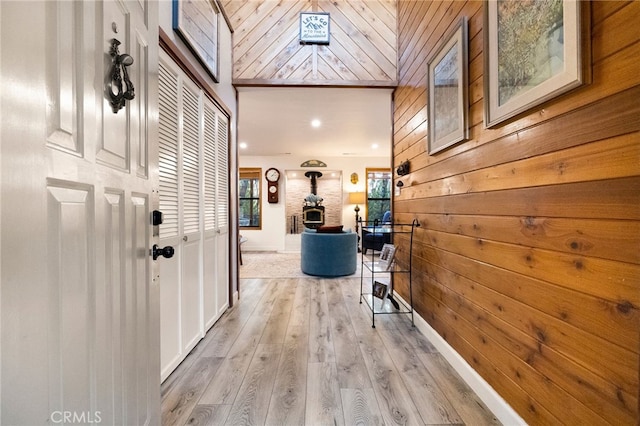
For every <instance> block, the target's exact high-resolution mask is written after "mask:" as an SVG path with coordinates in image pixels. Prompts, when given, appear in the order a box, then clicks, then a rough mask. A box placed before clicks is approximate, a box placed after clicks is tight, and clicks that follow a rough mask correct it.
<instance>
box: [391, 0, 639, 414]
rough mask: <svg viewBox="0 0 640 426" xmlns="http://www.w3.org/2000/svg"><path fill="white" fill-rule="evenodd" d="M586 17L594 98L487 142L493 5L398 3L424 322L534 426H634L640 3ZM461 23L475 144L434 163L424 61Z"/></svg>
mask: <svg viewBox="0 0 640 426" xmlns="http://www.w3.org/2000/svg"><path fill="white" fill-rule="evenodd" d="M587 5H588V4H587ZM590 9H591V11H590V17H589V21H590V29H591V53H592V58H591V70H592V81H591V83H590V84H588V85H586V86H584V87H582V88H579V89H578V90H576V91H574V92H572V93H570V94H567V95H564V96H561V97H558V98H556V99H553V100H551V101H549V102H548V103H546V104H544V105H542V106H540V107H537V108H534V109H533V110H531V111H530V112H528V113H526V114H524V115H523V116H521V117H520V118H519V119H517V120H515V121H513V122H511V123H508V124H505V125H500V126H498V127H496V128H494V129H485V128H484V125H483V80H482V79H483V52H482V50H483V41H482V38H483V28H482V27H483V13H484V12H483V4H482V3H481V2H475V1H451V2H445V1H402V0H401V1H399V3H398V42H399V49H398V52H399V66H398V72H399V86H398V88H397V90H396V92H395V98H394V99H395V106H394V164H395V166H397V165H399V164H400V163H401V162H403V161H405V160H409V161H410V162H411V173H410V174H409V175H407V176H405V177H403V178H398V177H396V178H395V179H396V181H397V180H398V179H401V180H402V181H403V183H404V187H403V189H402V192H401V194H400V195H399V196H396V197H395V199H394V203H393V210H394V218H395V219H396V220H399V221H401V222H411V220H412V219H413V218H417V219H418V220H419V221H420V223H421V225H422V227H421V228H420V229H419V231H418V232H417V234H416V236H415V239H416V240H417V241H416V242H414V259H413V261H414V263H413V265H414V287H413V288H414V301H415V308H416V310H417V312H418V313H419V314H420V315H421V316H422V317H423V318H425V319H426V320H427V321H428V322H429V323H430V324H431V326H433V327H434V328H435V329H436V330H437V332H438V333H439V334H440V335H441V336H442V337H444V338H445V339H446V340H447V341H448V342H449V343H450V344H451V345H452V346H453V347H454V348H455V350H456V351H458V352H459V353H460V354H461V355H462V356H463V357H464V358H465V359H466V360H467V362H468V363H469V364H470V365H471V366H472V367H473V368H474V369H475V370H476V371H477V372H478V373H479V374H480V375H482V377H484V379H486V380H487V382H488V383H489V384H491V386H493V388H494V389H496V390H497V391H498V392H499V393H500V394H501V395H502V396H503V397H504V399H505V400H506V401H507V402H508V403H509V404H510V405H511V406H512V407H513V408H514V409H515V410H516V411H517V412H518V413H519V414H520V415H521V416H522V417H523V418H524V419H525V420H526V421H527V422H529V423H530V424H608V423H611V424H616V425H621V424H626V425H631V424H638V421H639V416H638V375H639V373H638V370H639V366H640V360H639V355H638V352H639V348H640V341H639V338H640V336H639V330H640V313H639V307H640V254H639V249H640V167H639V166H640V133H639V131H640V101H639V99H640V85H639V83H640V31H639V29H638V28H639V27H638V25H639V23H640V2H638V1H635V2H619V1H606V2H605V1H596V2H593V3H591V8H590ZM462 16H466V17H468V19H469V76H470V78H469V97H470V99H469V106H468V107H469V113H470V140H468V141H466V142H463V143H460V144H458V145H456V146H454V147H452V148H450V149H448V150H445V151H443V152H441V153H438V154H435V155H433V156H430V155H428V154H427V151H426V146H427V129H428V122H427V107H426V100H427V92H426V87H425V86H426V69H427V60H428V58H429V56H430V55H431V54H432V52H433V51H434V49H435V48H436V47H437V45H438V42H439V41H440V39H441V38H442V37H443V36H444V34H446V33H447V32H448V31H449V30H450V29H451V28H453V27H454V25H455V23H456V22H457V21H458V20H459V18H460V17H462ZM404 243H406V241H399V244H400V245H401V246H402V245H403V244H404ZM402 251H403V250H402V247H400V248H399V253H398V257H399V259H401V260H402V259H403V257H402V256H403V253H402ZM405 253H406V252H405ZM404 261H406V257H405V258H404ZM406 284H407V283H406V282H404V281H403V282H400V283H399V284H398V287H397V288H400V291H401V293H403V294H404V295H405V296H406V295H407V286H406Z"/></svg>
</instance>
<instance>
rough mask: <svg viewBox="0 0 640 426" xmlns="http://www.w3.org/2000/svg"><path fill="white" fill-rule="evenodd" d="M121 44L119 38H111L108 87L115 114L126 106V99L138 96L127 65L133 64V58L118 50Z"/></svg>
mask: <svg viewBox="0 0 640 426" xmlns="http://www.w3.org/2000/svg"><path fill="white" fill-rule="evenodd" d="M119 45H120V42H119V41H118V40H116V39H115V38H112V39H111V50H110V51H109V55H111V58H112V59H111V69H110V71H109V83H108V84H107V87H108V92H109V97H110V98H111V102H110V104H111V109H112V110H113V112H114V113H115V114H117V113H118V111H120V109H122V108H123V107H124V103H125V101H127V100H129V101H130V100H132V99H133V98H135V97H136V94H135V90H134V88H133V83H131V80H129V74H128V73H127V67H128V66H130V65H132V64H133V58H132V57H131V56H130V55H127V54H126V53H123V54H122V55H121V54H120V52H118V46H119ZM123 76H124V78H123Z"/></svg>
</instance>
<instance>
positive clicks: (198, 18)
mask: <svg viewBox="0 0 640 426" xmlns="http://www.w3.org/2000/svg"><path fill="white" fill-rule="evenodd" d="M219 16H220V10H219V9H218V6H217V4H216V0H173V29H174V30H176V31H177V32H178V34H179V35H180V37H182V39H183V40H184V41H185V42H186V43H187V46H189V48H190V49H191V51H192V52H193V53H194V54H195V55H196V57H197V58H198V60H199V61H200V62H201V63H202V65H203V66H204V68H205V69H206V70H207V72H208V73H209V74H210V75H211V78H213V81H215V82H216V83H218V82H219V80H218V19H219Z"/></svg>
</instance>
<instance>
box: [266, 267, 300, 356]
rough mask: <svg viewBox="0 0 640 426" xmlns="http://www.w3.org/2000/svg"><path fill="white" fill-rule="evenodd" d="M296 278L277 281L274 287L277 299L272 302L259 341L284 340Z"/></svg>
mask: <svg viewBox="0 0 640 426" xmlns="http://www.w3.org/2000/svg"><path fill="white" fill-rule="evenodd" d="M296 286H297V279H285V280H283V281H282V282H279V283H278V285H277V287H276V290H275V292H276V294H277V301H276V302H275V304H274V307H273V310H272V311H271V315H270V316H269V320H268V321H267V324H266V325H265V330H264V332H263V333H262V338H261V339H260V343H262V344H267V343H280V344H282V343H283V342H284V337H285V334H286V332H287V327H288V325H289V317H290V316H291V309H292V307H293V299H294V296H295V291H296Z"/></svg>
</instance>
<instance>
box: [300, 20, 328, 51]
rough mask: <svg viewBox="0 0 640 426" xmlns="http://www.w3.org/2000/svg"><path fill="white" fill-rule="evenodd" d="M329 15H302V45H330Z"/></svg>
mask: <svg viewBox="0 0 640 426" xmlns="http://www.w3.org/2000/svg"><path fill="white" fill-rule="evenodd" d="M329 26H330V25H329V14H328V13H320V12H301V13H300V44H329V36H330V33H329Z"/></svg>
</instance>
